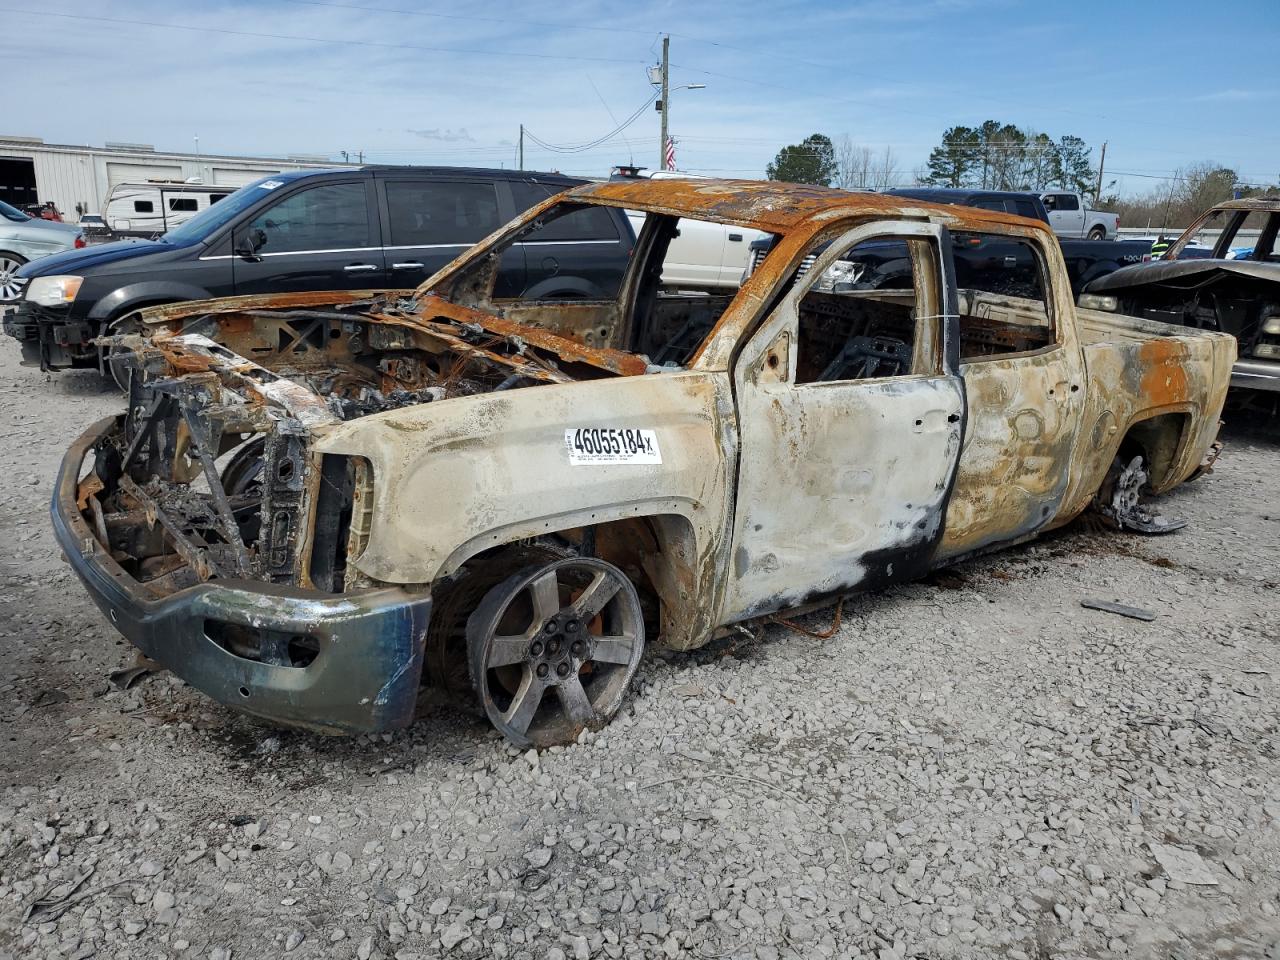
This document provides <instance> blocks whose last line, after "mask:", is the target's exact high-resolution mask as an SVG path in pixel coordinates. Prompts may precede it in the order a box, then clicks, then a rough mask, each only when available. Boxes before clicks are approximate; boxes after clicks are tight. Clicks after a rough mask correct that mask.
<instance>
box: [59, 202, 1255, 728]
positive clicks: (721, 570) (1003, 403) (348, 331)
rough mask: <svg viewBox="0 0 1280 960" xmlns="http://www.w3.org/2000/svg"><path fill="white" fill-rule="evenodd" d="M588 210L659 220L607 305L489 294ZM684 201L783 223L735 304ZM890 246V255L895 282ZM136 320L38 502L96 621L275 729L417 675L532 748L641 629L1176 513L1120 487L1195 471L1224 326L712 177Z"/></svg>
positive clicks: (384, 698)
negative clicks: (687, 251) (1169, 321)
mask: <svg viewBox="0 0 1280 960" xmlns="http://www.w3.org/2000/svg"><path fill="white" fill-rule="evenodd" d="M601 206H603V207H607V208H613V209H625V210H636V211H640V212H643V213H644V214H645V215H646V217H645V221H644V225H643V228H642V229H641V231H640V235H639V238H638V240H637V244H636V249H635V254H634V256H633V258H632V261H631V263H630V264H629V266H628V269H627V271H626V274H625V276H624V278H623V281H622V284H621V288H620V289H619V291H618V293H617V295H616V296H614V297H608V298H602V299H593V300H573V301H568V300H552V299H539V298H538V297H537V296H524V297H511V296H501V295H499V294H498V293H495V278H496V276H497V271H498V265H499V263H500V262H501V259H502V255H503V251H504V250H505V249H507V248H508V247H509V245H511V244H513V243H518V242H520V240H521V238H522V237H524V236H526V235H527V234H528V233H529V232H530V231H533V230H537V229H539V228H540V227H541V226H543V225H544V224H546V223H548V222H550V221H552V220H555V219H558V218H562V217H563V218H571V217H575V216H589V215H591V212H592V211H593V210H595V209H596V208H598V207H601ZM682 219H686V220H688V219H692V220H706V221H712V222H716V223H722V224H730V225H734V226H738V227H742V228H750V229H758V230H762V231H765V232H767V233H770V234H774V235H776V237H777V238H778V239H777V242H776V243H775V244H774V245H773V248H772V250H771V251H770V252H769V254H768V256H767V257H766V258H765V259H764V261H763V262H762V263H761V264H760V265H759V267H758V269H756V270H755V271H754V272H753V273H752V275H751V276H750V277H749V278H748V279H747V281H746V282H745V283H744V284H743V286H742V287H741V289H740V290H738V291H736V293H734V294H731V295H715V294H688V295H683V294H673V293H671V292H669V291H666V290H663V289H662V287H661V276H662V270H663V263H664V258H665V256H666V253H667V249H668V246H669V245H670V242H671V240H672V238H673V237H674V236H675V235H676V233H677V231H678V229H679V224H680V221H681V220H682ZM953 235H954V236H958V237H961V238H965V237H970V236H972V237H976V238H979V239H981V238H989V239H992V240H1000V241H1002V242H1013V243H1018V244H1021V245H1023V246H1024V247H1025V250H1026V253H1027V255H1028V263H1029V264H1030V265H1031V268H1030V272H1029V274H1028V281H1027V282H1028V284H1029V286H1028V287H1027V288H1026V289H1023V290H1018V291H1015V292H1012V293H1011V292H1009V291H1007V290H1000V289H982V288H980V287H965V288H961V287H959V286H958V285H957V282H956V275H955V268H954V265H953V262H952V249H953ZM885 243H892V244H897V245H900V246H901V247H902V248H903V249H904V250H905V251H906V253H907V256H908V259H909V269H907V270H906V271H905V272H904V271H901V270H897V269H896V268H895V274H894V278H895V279H894V281H893V282H892V283H885V282H884V280H883V278H878V277H877V276H876V263H877V259H876V255H875V251H876V250H877V249H882V248H883V245H884V244H885ZM863 254H865V262H863V260H861V259H860V258H861V257H862V256H863ZM810 256H815V259H813V260H811V261H808V262H806V261H807V258H809V257H810ZM838 262H839V263H841V264H848V263H854V264H858V265H859V269H858V270H853V271H851V270H848V269H843V268H841V269H838V270H837V271H836V274H834V275H830V274H829V273H828V271H829V270H830V268H831V267H832V266H833V265H835V264H837V263H838ZM809 264H811V266H809ZM806 267H807V269H806ZM144 319H145V321H146V326H147V328H148V333H147V335H146V336H139V335H130V336H121V337H116V338H113V339H112V340H111V342H110V344H109V346H110V348H111V350H112V354H113V356H115V357H117V358H118V362H119V363H120V364H121V366H122V369H123V370H124V371H125V378H126V379H127V382H128V384H129V399H128V410H127V412H126V413H125V414H124V415H122V416H120V417H116V418H111V419H109V420H106V421H103V422H100V423H98V424H96V425H95V426H94V427H92V428H91V429H90V430H89V431H88V432H86V434H85V435H84V436H83V437H81V438H80V440H78V441H77V443H76V444H75V445H74V446H73V447H72V449H71V450H70V451H69V452H68V454H67V457H66V460H65V461H64V464H63V467H62V472H61V476H60V481H59V484H58V488H57V491H56V493H55V499H54V504H53V513H54V520H55V528H56V530H57V534H58V538H59V541H60V543H61V545H62V547H63V550H64V552H65V553H66V554H67V556H68V558H69V559H70V561H71V563H72V565H73V566H74V567H75V569H76V571H77V573H78V574H79V576H80V577H81V579H82V580H83V581H84V582H85V584H86V586H87V587H88V589H89V591H90V593H91V594H92V595H93V597H94V599H95V601H96V602H97V603H98V605H99V606H100V607H101V608H102V609H103V611H104V613H105V614H106V615H107V616H108V617H109V618H110V619H111V622H112V623H113V624H114V625H115V626H116V627H117V629H119V630H120V631H121V632H122V633H123V634H124V635H125V636H126V637H128V638H129V639H130V640H131V641H132V642H133V643H134V644H135V645H136V646H138V647H139V648H140V649H141V650H142V651H143V652H145V653H146V654H147V655H148V656H150V657H152V658H154V659H156V660H158V661H159V662H161V663H162V664H164V665H165V666H167V667H168V668H170V669H171V670H173V671H174V672H175V673H177V674H178V675H179V676H181V677H183V678H184V679H186V680H187V681H188V682H190V683H191V684H192V685H194V686H196V687H197V688H199V689H201V690H203V691H204V692H205V693H207V694H209V695H210V696H212V697H214V698H215V699H218V700H219V701H221V702H223V703H226V704H229V705H231V706H233V707H236V708H238V709H241V710H244V711H246V712H249V713H252V714H255V715H258V716H261V717H265V718H268V719H271V720H274V721H277V722H281V723H288V724H294V725H300V726H305V727H308V728H312V729H318V730H323V731H328V732H357V731H371V730H388V729H394V728H397V727H402V726H404V725H406V724H408V723H410V722H411V721H412V719H413V715H414V708H415V702H416V699H417V696H418V692H419V689H420V687H421V686H422V685H423V684H434V685H439V686H443V687H445V688H446V689H450V690H453V691H455V692H460V693H463V692H465V693H467V694H468V695H474V696H475V697H476V699H477V700H478V702H479V703H480V705H481V706H482V708H483V709H484V710H485V712H486V714H487V716H488V717H489V718H490V720H491V721H492V722H493V723H494V725H495V727H496V728H497V729H498V730H500V731H501V732H502V733H503V734H504V735H505V736H506V737H507V738H508V739H510V740H511V741H512V742H514V743H518V744H522V745H528V744H533V745H538V746H542V745H547V744H551V743H557V742H564V741H566V740H568V739H571V738H572V737H573V736H575V735H576V734H577V732H578V731H580V730H582V729H584V728H594V727H598V726H600V725H602V724H603V723H605V722H607V721H608V719H609V718H610V717H611V716H612V715H613V714H614V713H615V712H616V710H617V709H618V707H619V705H620V704H621V702H622V700H623V698H624V696H625V692H626V689H627V685H628V683H629V681H630V679H631V677H632V675H633V674H634V671H635V669H636V667H637V665H638V663H639V661H640V658H641V656H642V654H643V651H644V648H645V646H646V644H648V643H653V642H657V643H661V644H663V645H665V646H667V647H670V648H672V649H677V650H688V649H692V648H695V647H698V646H700V645H703V644H705V643H707V642H709V641H710V640H711V639H713V638H714V637H715V636H717V635H718V634H719V633H721V632H723V631H725V630H727V629H729V628H731V627H732V625H734V624H737V623H741V622H743V621H749V620H752V619H754V618H757V617H761V616H764V615H767V614H770V613H773V612H775V611H778V610H782V609H790V608H803V607H807V606H812V605H814V604H818V603H822V602H826V601H829V600H831V599H833V598H836V597H839V596H843V595H845V594H848V593H851V592H856V591H860V590H866V589H871V588H874V587H878V586H882V585H885V584H889V583H893V582H896V581H900V580H904V579H910V578H913V577H917V576H919V575H921V574H922V573H924V572H925V571H927V570H929V569H931V568H934V567H936V566H938V565H941V564H946V563H950V562H954V561H955V560H957V559H959V558H963V557H965V556H969V555H972V554H974V553H976V552H980V551H985V550H989V549H992V548H995V547H998V546H1002V545H1006V544H1009V543H1015V542H1018V541H1021V540H1025V539H1027V538H1029V537H1032V536H1035V535H1037V534H1039V533H1042V532H1044V531H1046V530H1049V529H1052V528H1054V527H1056V526H1060V525H1061V524H1063V523H1066V522H1067V521H1069V520H1070V519H1071V518H1073V517H1074V516H1076V515H1078V514H1079V513H1080V512H1081V511H1083V510H1085V509H1086V508H1087V507H1089V506H1090V505H1091V504H1095V503H1096V504H1097V505H1098V506H1099V508H1100V510H1101V512H1102V513H1103V515H1104V516H1107V517H1108V518H1109V519H1110V520H1111V521H1112V522H1113V524H1114V525H1116V526H1120V527H1127V528H1131V529H1140V530H1147V531H1155V532H1159V531H1162V530H1166V529H1173V528H1174V526H1176V525H1175V524H1172V523H1167V522H1164V521H1163V520H1162V519H1161V518H1159V517H1157V516H1155V515H1153V514H1151V513H1150V512H1149V511H1148V510H1147V509H1146V508H1145V507H1144V506H1143V505H1142V504H1141V503H1140V502H1139V501H1140V498H1142V497H1145V496H1146V495H1147V494H1159V493H1163V492H1164V491H1166V490H1168V489H1170V488H1171V487H1173V486H1175V485H1176V484H1178V483H1180V482H1182V481H1184V480H1186V479H1188V478H1189V477H1191V476H1193V475H1194V474H1195V473H1196V471H1197V470H1198V469H1199V468H1200V467H1201V465H1202V463H1203V462H1204V461H1205V458H1206V457H1207V456H1208V455H1209V454H1210V452H1211V449H1212V445H1213V442H1214V439H1215V436H1216V431H1217V424H1218V416H1219V412H1220V410H1221V407H1222V403H1223V399H1224V396H1225V392H1226V388H1227V382H1228V377H1229V370H1230V367H1231V363H1232V361H1233V360H1234V341H1233V340H1232V338H1231V337H1230V336H1227V335H1224V334H1217V333H1199V332H1192V331H1188V330H1186V329H1185V328H1174V327H1169V326H1166V325H1164V324H1159V323H1155V322H1152V321H1149V320H1140V319H1133V318H1128V317H1122V316H1113V315H1109V314H1107V313H1104V312H1098V311H1087V310H1081V311H1077V309H1076V307H1075V306H1074V304H1073V302H1072V296H1071V290H1070V283H1069V281H1068V280H1067V278H1066V276H1065V272H1064V266H1063V264H1062V259H1061V254H1060V252H1059V251H1058V247H1057V243H1056V241H1055V240H1054V238H1053V235H1052V233H1051V232H1050V231H1049V229H1048V228H1047V227H1046V226H1044V225H1043V224H1038V223H1035V222H1032V221H1028V220H1024V219H1021V218H1017V217H1010V216H1006V215H1003V214H994V213H985V212H983V211H978V210H969V209H963V208H957V207H941V206H934V205H930V204H925V203H919V202H916V201H912V200H908V199H903V198H893V197H885V196H876V195H868V194H848V193H844V192H841V191H835V190H827V189H823V188H814V187H802V186H794V185H783V184H763V183H749V182H736V181H677V180H663V181H641V182H614V183H606V184H595V185H590V186H584V187H579V188H576V189H574V190H572V191H570V192H568V193H567V194H564V195H562V196H561V197H560V198H556V199H553V200H549V201H547V202H546V203H544V204H542V205H540V206H539V207H536V208H534V209H533V210H531V211H530V212H528V213H527V214H526V215H524V216H523V217H522V218H520V219H518V220H517V221H515V222H514V223H513V224H511V225H510V226H508V227H507V228H504V229H503V230H502V231H499V232H498V233H496V234H494V235H493V236H491V237H490V238H488V239H487V240H485V241H483V242H482V243H481V244H479V245H478V246H477V247H475V248H473V249H472V250H471V251H469V252H468V253H466V254H464V255H463V256H462V257H460V258H459V259H458V260H457V261H455V262H454V263H453V264H451V265H450V266H448V267H446V268H445V269H443V270H442V271H441V272H440V273H438V274H437V275H436V276H434V277H433V278H431V279H429V280H428V281H427V282H426V283H424V284H423V286H422V287H420V288H419V289H418V290H416V291H365V292H349V293H318V294H287V295H278V296H259V297H247V298H233V299H228V300H221V301H209V302H205V303H196V304H184V305H180V306H172V307H166V308H161V309H159V310H155V311H151V312H149V313H148V314H146V315H145V316H144Z"/></svg>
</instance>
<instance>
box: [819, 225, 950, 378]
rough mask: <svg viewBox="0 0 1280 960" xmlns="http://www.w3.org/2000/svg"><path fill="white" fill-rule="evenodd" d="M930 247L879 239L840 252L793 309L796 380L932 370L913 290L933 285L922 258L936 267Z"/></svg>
mask: <svg viewBox="0 0 1280 960" xmlns="http://www.w3.org/2000/svg"><path fill="white" fill-rule="evenodd" d="M929 250H930V246H929V244H928V243H927V242H923V241H908V240H905V239H900V238H896V237H877V238H875V239H873V240H863V241H860V242H859V243H857V244H855V245H853V246H852V247H850V248H849V249H848V250H846V251H845V252H844V253H842V254H840V256H839V258H838V259H836V261H835V262H834V263H832V264H831V265H830V266H829V267H827V268H826V270H824V271H823V273H822V275H821V276H819V277H818V278H817V279H816V280H815V281H814V282H813V284H812V285H811V286H810V287H809V289H808V290H807V291H806V292H805V294H804V296H803V297H802V298H801V299H800V302H799V304H798V308H797V313H798V330H797V332H798V336H797V351H798V352H797V358H796V378H795V382H796V383H797V384H802V383H823V382H829V381H840V380H875V379H882V378H885V377H900V376H905V375H907V374H910V373H925V372H933V371H932V370H931V369H930V368H931V366H932V363H931V362H930V361H929V360H928V359H927V357H928V356H929V353H930V352H926V350H925V349H924V347H925V344H924V343H923V342H918V340H919V338H920V324H918V323H917V313H918V311H917V295H918V292H919V291H920V290H922V289H925V285H929V284H931V281H932V278H931V277H930V276H928V275H927V273H926V272H925V270H924V269H923V268H922V266H921V264H920V262H919V261H922V260H925V262H928V263H932V262H933V258H932V257H931V256H927V252H928V251H929ZM807 263H808V258H806V262H805V264H802V267H801V269H805V268H806V265H807ZM931 299H932V297H931Z"/></svg>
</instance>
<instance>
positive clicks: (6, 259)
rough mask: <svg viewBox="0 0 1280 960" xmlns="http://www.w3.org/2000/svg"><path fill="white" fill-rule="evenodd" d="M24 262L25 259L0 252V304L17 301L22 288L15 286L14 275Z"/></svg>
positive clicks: (6, 252) (7, 252)
mask: <svg viewBox="0 0 1280 960" xmlns="http://www.w3.org/2000/svg"><path fill="white" fill-rule="evenodd" d="M26 262H27V258H26V257H23V256H19V255H18V254H16V253H10V252H9V251H8V250H0V302H3V301H5V300H17V299H18V294H19V293H20V292H21V289H22V288H21V287H19V285H18V284H17V282H16V278H15V277H14V274H16V273H17V272H18V268H19V267H21V266H22V265H23V264H25V263H26Z"/></svg>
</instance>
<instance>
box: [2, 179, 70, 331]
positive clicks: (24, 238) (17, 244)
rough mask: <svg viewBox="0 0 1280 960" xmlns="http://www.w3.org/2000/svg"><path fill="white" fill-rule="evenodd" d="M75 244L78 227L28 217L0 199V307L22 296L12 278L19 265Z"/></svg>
mask: <svg viewBox="0 0 1280 960" xmlns="http://www.w3.org/2000/svg"><path fill="white" fill-rule="evenodd" d="M76 246H83V240H81V239H80V228H79V227H77V226H73V225H72V224H69V223H58V222H56V221H54V220H41V219H38V218H37V217H30V216H27V214H25V213H23V212H22V211H21V210H19V209H17V208H16V207H11V206H9V204H7V203H4V202H3V201H0V310H2V309H3V305H4V304H5V302H6V301H15V300H18V299H19V298H20V297H21V295H22V284H21V283H19V282H18V279H17V277H16V274H17V272H18V268H19V267H20V266H22V265H23V264H24V263H26V262H27V261H28V260H36V259H39V258H40V257H47V256H48V255H49V254H51V253H61V252H62V251H63V250H70V249H71V248H72V247H76Z"/></svg>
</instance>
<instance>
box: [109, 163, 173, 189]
mask: <svg viewBox="0 0 1280 960" xmlns="http://www.w3.org/2000/svg"><path fill="white" fill-rule="evenodd" d="M147 180H178V181H181V180H182V168H181V167H179V166H168V165H166V164H163V163H113V162H112V161H110V160H108V161H107V186H108V188H110V187H114V186H115V185H116V184H117V183H145V182H146V181H147Z"/></svg>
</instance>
